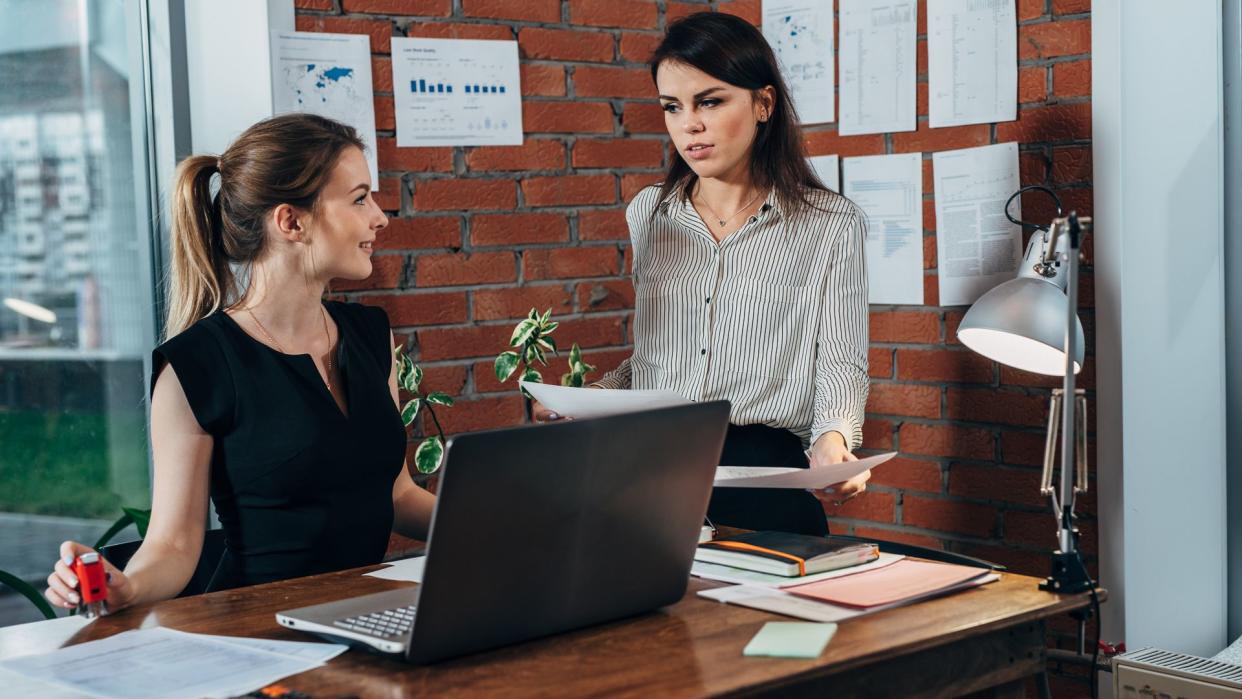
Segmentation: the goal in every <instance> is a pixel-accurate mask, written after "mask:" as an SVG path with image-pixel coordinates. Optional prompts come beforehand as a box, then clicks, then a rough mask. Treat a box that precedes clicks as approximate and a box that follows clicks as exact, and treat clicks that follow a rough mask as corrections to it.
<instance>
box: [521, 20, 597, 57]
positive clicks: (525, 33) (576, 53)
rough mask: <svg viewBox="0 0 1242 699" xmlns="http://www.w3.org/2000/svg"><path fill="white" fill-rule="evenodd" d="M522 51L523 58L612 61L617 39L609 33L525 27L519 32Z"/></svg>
mask: <svg viewBox="0 0 1242 699" xmlns="http://www.w3.org/2000/svg"><path fill="white" fill-rule="evenodd" d="M518 50H519V51H520V52H521V54H522V57H523V58H543V59H548V60H554V61H596V62H604V63H609V62H611V61H612V59H613V38H612V34H608V33H606V32H593V31H579V30H575V29H544V28H542V27H523V28H522V29H521V31H519V32H518Z"/></svg>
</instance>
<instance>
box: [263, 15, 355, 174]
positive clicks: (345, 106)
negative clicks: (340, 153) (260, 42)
mask: <svg viewBox="0 0 1242 699" xmlns="http://www.w3.org/2000/svg"><path fill="white" fill-rule="evenodd" d="M271 53H272V60H271V66H272V111H273V112H274V113H276V114H285V113H288V112H308V113H310V114H318V115H319V116H325V117H328V118H329V119H335V120H337V121H340V122H344V123H346V124H349V125H350V126H352V127H354V128H355V129H357V130H358V135H359V136H360V137H362V141H363V143H365V144H366V146H367V149H366V150H367V152H366V156H367V165H369V166H370V168H371V189H372V190H376V189H379V168H378V166H377V163H376V158H375V98H374V93H373V92H372V88H371V38H370V37H368V36H366V35H360V34H320V33H317V32H279V31H277V32H272V42H271Z"/></svg>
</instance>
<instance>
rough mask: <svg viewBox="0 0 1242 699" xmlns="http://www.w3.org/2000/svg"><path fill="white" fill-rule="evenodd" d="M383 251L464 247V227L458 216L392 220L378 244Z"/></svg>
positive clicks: (376, 243) (377, 239)
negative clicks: (462, 244)
mask: <svg viewBox="0 0 1242 699" xmlns="http://www.w3.org/2000/svg"><path fill="white" fill-rule="evenodd" d="M375 245H376V248H378V249H380V250H410V249H420V248H459V247H461V223H460V222H459V221H458V219H457V217H456V216H420V217H418V218H390V219H388V225H387V226H385V227H384V228H383V230H381V231H380V232H379V236H378V237H377V238H376V240H375Z"/></svg>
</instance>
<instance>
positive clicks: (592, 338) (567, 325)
mask: <svg viewBox="0 0 1242 699" xmlns="http://www.w3.org/2000/svg"><path fill="white" fill-rule="evenodd" d="M624 319H625V316H619V315H589V316H584V317H582V318H566V319H565V320H562V321H561V326H560V327H559V328H557V330H556V336H555V337H556V344H557V346H558V347H569V346H570V345H572V344H573V343H575V342H577V343H578V345H579V346H580V347H582V348H583V349H588V348H592V347H616V346H617V345H620V344H622V343H624V342H625V328H624V326H623V321H624ZM506 341H508V338H506ZM627 351H628V350H627Z"/></svg>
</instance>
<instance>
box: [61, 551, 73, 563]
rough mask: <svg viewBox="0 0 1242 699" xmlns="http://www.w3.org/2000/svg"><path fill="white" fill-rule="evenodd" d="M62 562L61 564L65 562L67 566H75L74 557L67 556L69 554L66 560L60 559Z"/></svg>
mask: <svg viewBox="0 0 1242 699" xmlns="http://www.w3.org/2000/svg"><path fill="white" fill-rule="evenodd" d="M60 560H61V562H63V563H64V564H65V565H67V566H71V565H73V556H70V555H67V554H66V555H65V557H64V558H62V559H60Z"/></svg>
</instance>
